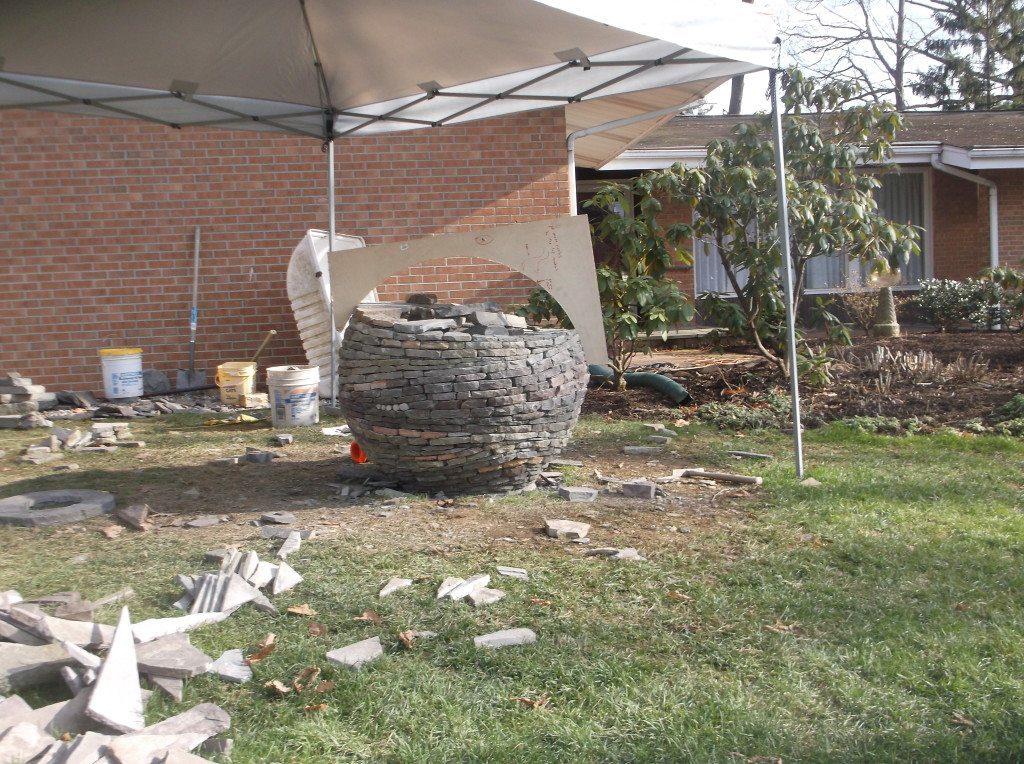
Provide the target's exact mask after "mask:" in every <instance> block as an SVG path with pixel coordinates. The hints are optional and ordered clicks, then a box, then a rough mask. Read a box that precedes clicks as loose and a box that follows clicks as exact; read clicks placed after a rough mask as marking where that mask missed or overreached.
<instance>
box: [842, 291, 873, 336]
mask: <svg viewBox="0 0 1024 764" xmlns="http://www.w3.org/2000/svg"><path fill="white" fill-rule="evenodd" d="M836 299H837V300H838V301H839V304H840V305H841V306H842V308H843V310H844V311H845V312H846V315H847V317H848V318H849V319H850V320H851V321H853V323H854V324H856V325H857V326H858V327H859V328H860V329H863V330H864V333H865V334H871V330H872V329H874V327H875V312H876V310H877V309H878V290H870V291H868V290H857V291H855V292H841V293H840V294H838V295H836Z"/></svg>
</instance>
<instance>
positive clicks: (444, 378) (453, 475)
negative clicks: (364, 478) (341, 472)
mask: <svg viewBox="0 0 1024 764" xmlns="http://www.w3.org/2000/svg"><path fill="white" fill-rule="evenodd" d="M485 307H490V306H477V305H437V304H430V305H423V304H416V305H409V304H402V303H384V304H380V305H374V306H372V307H370V306H365V305H364V306H363V307H362V308H361V309H360V310H357V311H356V312H355V314H354V315H353V317H352V320H351V321H350V323H349V327H348V330H347V331H346V333H345V339H344V341H343V343H342V347H341V350H340V352H339V363H340V365H339V368H340V370H341V379H340V393H339V404H340V407H341V409H342V411H343V413H344V415H345V417H346V420H347V421H348V424H349V426H350V427H351V429H352V433H353V436H354V437H355V440H356V442H357V443H358V444H359V445H360V446H361V447H362V449H363V450H364V451H365V452H366V454H367V455H368V456H369V458H370V461H371V463H372V464H373V465H374V467H376V468H378V469H379V470H381V471H383V472H384V473H386V474H388V476H389V477H392V478H393V479H395V480H396V481H398V484H399V485H400V486H401V487H402V488H405V489H407V490H416V491H427V492H431V493H432V492H435V491H437V490H439V489H443V490H444V491H445V492H446V493H448V494H456V493H481V492H501V491H512V490H519V489H523V488H527V487H529V486H531V485H532V484H534V481H535V480H536V479H537V477H538V475H539V473H540V471H541V469H542V468H543V465H544V463H545V462H547V461H548V460H550V459H551V458H553V457H555V456H557V455H558V453H559V451H560V450H561V449H562V448H563V447H564V446H565V444H566V443H567V441H568V438H569V434H570V431H571V430H572V428H573V426H574V425H575V423H576V419H577V418H578V416H579V411H580V407H581V405H582V403H583V395H584V392H585V391H586V386H587V381H588V379H589V374H588V372H587V365H586V361H585V360H584V357H583V349H582V346H581V344H580V341H579V338H578V336H577V335H576V333H575V332H571V331H566V330H561V329H536V328H533V327H527V326H526V323H525V321H524V320H522V319H521V318H519V317H518V316H510V315H506V314H503V313H501V312H499V311H491V310H485V309H483V308H485Z"/></svg>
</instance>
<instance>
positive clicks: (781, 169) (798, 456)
mask: <svg viewBox="0 0 1024 764" xmlns="http://www.w3.org/2000/svg"><path fill="white" fill-rule="evenodd" d="M778 74H779V70H778V69H772V70H770V71H769V73H768V89H769V91H770V92H771V101H772V135H773V138H774V143H775V187H776V194H777V195H778V205H779V212H778V229H777V230H778V236H779V249H780V250H781V253H782V263H781V264H780V268H781V274H780V275H781V277H782V288H783V291H784V293H785V300H786V363H787V365H788V366H789V395H790V401H791V403H792V413H793V457H794V460H795V464H796V476H797V479H798V480H803V477H804V446H803V433H802V432H801V430H802V428H801V424H800V380H799V376H800V375H799V371H798V369H797V362H796V319H795V316H794V312H795V311H794V305H793V257H792V253H791V250H790V239H789V200H788V199H787V197H786V156H785V149H784V147H783V144H782V108H781V104H780V100H779V88H778Z"/></svg>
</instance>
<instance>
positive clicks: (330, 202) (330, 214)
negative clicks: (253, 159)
mask: <svg viewBox="0 0 1024 764" xmlns="http://www.w3.org/2000/svg"><path fill="white" fill-rule="evenodd" d="M334 206H335V200H334V138H333V137H332V138H330V139H328V141H327V263H328V265H327V267H328V268H330V261H331V253H332V252H334V237H335V235H336V234H337V227H336V225H335V219H334ZM327 306H328V310H329V311H330V318H331V406H337V405H338V330H337V328H336V326H335V324H334V292H333V291H332V290H331V281H330V279H328V280H327Z"/></svg>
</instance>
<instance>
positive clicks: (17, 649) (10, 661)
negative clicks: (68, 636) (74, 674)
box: [0, 642, 73, 692]
mask: <svg viewBox="0 0 1024 764" xmlns="http://www.w3.org/2000/svg"><path fill="white" fill-rule="evenodd" d="M72 662H73V661H72V659H71V656H70V655H68V651H67V650H65V649H64V648H63V647H61V646H60V645H19V644H15V643H13V642H0V692H10V691H11V690H19V689H21V688H23V687H33V686H35V685H37V684H44V683H46V682H52V681H54V680H55V679H57V678H58V677H59V676H60V670H61V667H63V666H67V665H69V664H71V663H72Z"/></svg>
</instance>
